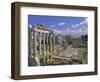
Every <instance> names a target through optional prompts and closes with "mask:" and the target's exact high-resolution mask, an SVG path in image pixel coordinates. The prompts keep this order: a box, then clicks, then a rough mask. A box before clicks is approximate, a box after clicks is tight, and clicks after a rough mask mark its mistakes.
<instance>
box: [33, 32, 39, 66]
mask: <svg viewBox="0 0 100 82" xmlns="http://www.w3.org/2000/svg"><path fill="white" fill-rule="evenodd" d="M33 35H34V58H35V60H36V62H37V66H40V62H39V59H38V57H37V40H36V39H37V36H36V31H34V33H33Z"/></svg>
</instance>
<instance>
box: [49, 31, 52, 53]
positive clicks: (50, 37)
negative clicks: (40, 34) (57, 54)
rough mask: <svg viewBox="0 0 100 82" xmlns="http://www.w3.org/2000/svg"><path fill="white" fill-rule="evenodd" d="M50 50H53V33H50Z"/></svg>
mask: <svg viewBox="0 0 100 82" xmlns="http://www.w3.org/2000/svg"><path fill="white" fill-rule="evenodd" d="M49 39H50V51H52V33H50V38H49Z"/></svg>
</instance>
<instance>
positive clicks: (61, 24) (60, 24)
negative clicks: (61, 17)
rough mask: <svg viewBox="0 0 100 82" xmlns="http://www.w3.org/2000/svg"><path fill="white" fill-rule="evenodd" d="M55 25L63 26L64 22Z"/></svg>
mask: <svg viewBox="0 0 100 82" xmlns="http://www.w3.org/2000/svg"><path fill="white" fill-rule="evenodd" d="M57 25H59V26H63V25H65V22H60V23H58V24H57Z"/></svg>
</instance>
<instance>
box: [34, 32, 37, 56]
mask: <svg viewBox="0 0 100 82" xmlns="http://www.w3.org/2000/svg"><path fill="white" fill-rule="evenodd" d="M33 36H34V41H33V42H34V44H33V45H34V57H36V54H37V43H36V32H35V31H34V32H33Z"/></svg>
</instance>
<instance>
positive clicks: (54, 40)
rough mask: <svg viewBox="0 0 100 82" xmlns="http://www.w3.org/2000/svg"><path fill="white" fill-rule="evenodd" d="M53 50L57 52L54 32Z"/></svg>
mask: <svg viewBox="0 0 100 82" xmlns="http://www.w3.org/2000/svg"><path fill="white" fill-rule="evenodd" d="M53 52H55V35H54V34H53Z"/></svg>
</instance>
